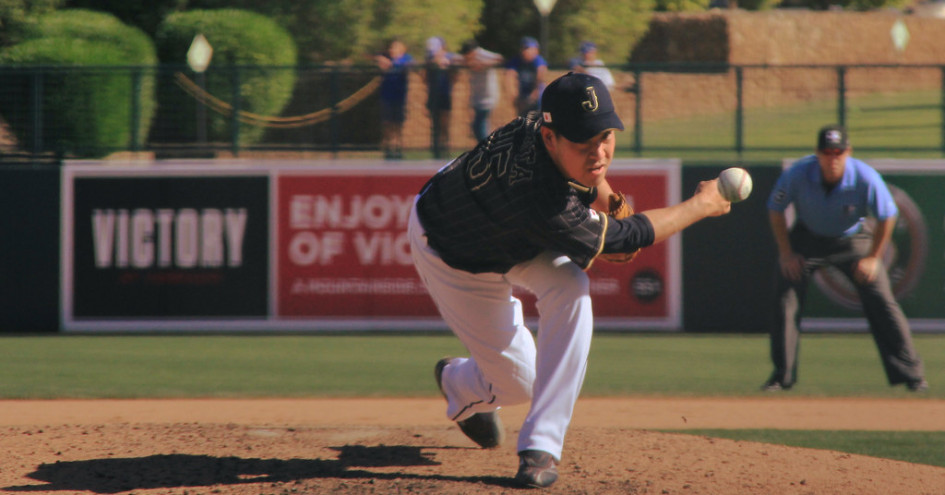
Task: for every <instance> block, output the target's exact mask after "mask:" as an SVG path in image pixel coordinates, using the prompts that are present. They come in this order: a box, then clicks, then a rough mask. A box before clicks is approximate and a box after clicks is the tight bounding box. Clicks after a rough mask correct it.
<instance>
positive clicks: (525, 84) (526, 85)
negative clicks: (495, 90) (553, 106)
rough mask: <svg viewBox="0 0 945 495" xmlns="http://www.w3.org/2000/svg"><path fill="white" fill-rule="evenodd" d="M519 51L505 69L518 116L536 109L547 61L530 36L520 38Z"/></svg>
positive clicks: (507, 84) (543, 82) (509, 90)
mask: <svg viewBox="0 0 945 495" xmlns="http://www.w3.org/2000/svg"><path fill="white" fill-rule="evenodd" d="M519 48H520V50H521V51H520V53H519V55H518V56H517V57H515V58H513V59H512V60H510V61H509V63H508V65H507V68H508V70H507V71H506V86H507V87H508V92H509V94H510V95H511V96H512V98H513V104H514V105H515V111H516V112H517V113H518V115H519V116H522V117H524V116H525V114H527V113H528V112H530V111H532V110H538V106H539V105H538V103H539V101H541V92H542V91H543V90H544V89H545V78H546V77H547V74H548V63H547V62H545V59H544V58H542V56H541V55H540V54H539V47H538V41H537V40H535V38H532V37H530V36H525V37H523V38H522V41H521V43H520V44H519Z"/></svg>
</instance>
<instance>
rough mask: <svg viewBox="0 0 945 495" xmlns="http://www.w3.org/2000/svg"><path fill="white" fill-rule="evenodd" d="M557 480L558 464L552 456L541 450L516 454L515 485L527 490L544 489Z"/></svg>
mask: <svg viewBox="0 0 945 495" xmlns="http://www.w3.org/2000/svg"><path fill="white" fill-rule="evenodd" d="M557 479H558V463H557V462H556V461H555V458H554V456H552V455H551V454H549V453H548V452H544V451H541V450H523V451H521V452H519V453H518V473H516V474H515V482H516V483H518V484H520V485H522V486H524V487H527V488H545V487H549V486H551V485H552V484H553V483H554V482H555V481H556V480H557Z"/></svg>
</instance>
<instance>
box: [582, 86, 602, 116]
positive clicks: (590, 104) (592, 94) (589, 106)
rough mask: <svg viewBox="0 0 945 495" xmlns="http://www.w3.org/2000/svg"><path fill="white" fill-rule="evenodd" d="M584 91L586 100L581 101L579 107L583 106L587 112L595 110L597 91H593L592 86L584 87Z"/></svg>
mask: <svg viewBox="0 0 945 495" xmlns="http://www.w3.org/2000/svg"><path fill="white" fill-rule="evenodd" d="M584 92H586V93H587V98H588V99H586V100H584V101H582V102H581V107H582V108H584V110H585V111H587V112H594V111H596V110H597V107H598V103H597V91H594V86H588V87H587V88H585V89H584Z"/></svg>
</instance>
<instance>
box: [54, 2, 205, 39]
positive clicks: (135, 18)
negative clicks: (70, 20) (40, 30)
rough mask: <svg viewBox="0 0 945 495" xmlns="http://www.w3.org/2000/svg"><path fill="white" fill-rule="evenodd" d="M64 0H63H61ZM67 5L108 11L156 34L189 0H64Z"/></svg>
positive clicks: (126, 22)
mask: <svg viewBox="0 0 945 495" xmlns="http://www.w3.org/2000/svg"><path fill="white" fill-rule="evenodd" d="M59 1H63V0H59ZM64 1H65V6H66V7H73V8H82V9H93V10H99V11H102V12H108V13H110V14H112V15H114V16H115V17H117V18H119V19H120V20H121V21H122V22H124V23H125V24H130V25H132V26H136V27H138V28H140V29H142V30H144V32H146V33H148V34H149V35H154V32H155V30H156V29H157V27H158V25H159V24H160V23H161V22H162V21H163V20H164V18H165V17H166V16H167V15H169V14H170V13H172V12H178V11H181V10H184V9H186V8H187V2H188V0H64Z"/></svg>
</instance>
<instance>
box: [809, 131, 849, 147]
mask: <svg viewBox="0 0 945 495" xmlns="http://www.w3.org/2000/svg"><path fill="white" fill-rule="evenodd" d="M849 147H850V135H849V134H847V129H846V128H845V127H843V126H842V125H828V126H826V127H824V128H822V129H821V130H820V132H818V133H817V150H818V151H820V150H845V149H847V148H849Z"/></svg>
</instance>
